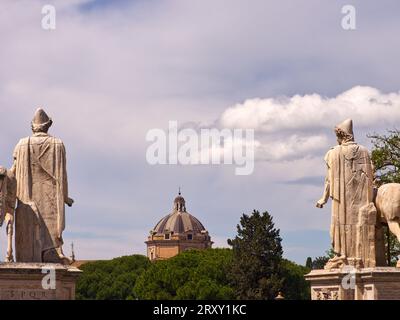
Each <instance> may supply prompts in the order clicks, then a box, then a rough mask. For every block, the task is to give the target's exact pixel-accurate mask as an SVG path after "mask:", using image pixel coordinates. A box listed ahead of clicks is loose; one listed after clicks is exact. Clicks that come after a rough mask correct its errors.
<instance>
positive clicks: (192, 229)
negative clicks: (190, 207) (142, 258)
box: [145, 190, 213, 261]
mask: <svg viewBox="0 0 400 320" xmlns="http://www.w3.org/2000/svg"><path fill="white" fill-rule="evenodd" d="M145 243H146V245H147V256H148V258H149V259H150V260H151V261H154V260H162V259H169V258H171V257H173V256H176V255H177V254H179V253H181V252H183V251H186V250H190V249H199V250H205V249H208V248H211V247H212V244H213V242H212V241H211V237H210V235H209V233H208V231H207V230H206V228H204V226H203V224H202V223H201V222H200V221H199V220H198V219H197V218H196V217H194V216H192V215H191V214H190V213H189V212H187V211H186V202H185V199H184V198H183V197H182V195H181V192H180V190H179V195H178V196H177V197H176V198H175V200H174V204H173V208H172V212H171V213H170V214H169V215H167V216H165V217H164V218H162V219H161V220H160V221H159V222H158V223H157V224H156V226H155V227H154V229H153V230H151V231H150V234H149V235H148V237H147V241H145Z"/></svg>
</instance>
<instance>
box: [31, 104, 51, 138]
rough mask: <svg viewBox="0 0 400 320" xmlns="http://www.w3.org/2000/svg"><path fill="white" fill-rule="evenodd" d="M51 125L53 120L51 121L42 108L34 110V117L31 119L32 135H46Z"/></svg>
mask: <svg viewBox="0 0 400 320" xmlns="http://www.w3.org/2000/svg"><path fill="white" fill-rule="evenodd" d="M52 124H53V120H51V118H50V117H49V116H48V115H47V113H46V112H45V111H44V110H43V109H42V108H39V109H37V110H36V112H35V116H34V117H33V120H32V123H31V126H32V131H33V133H39V132H44V133H47V131H49V128H50V127H51V125H52Z"/></svg>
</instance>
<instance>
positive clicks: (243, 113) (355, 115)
mask: <svg viewBox="0 0 400 320" xmlns="http://www.w3.org/2000/svg"><path fill="white" fill-rule="evenodd" d="M347 118H352V119H354V126H355V133H356V137H357V133H361V132H362V133H363V132H364V130H365V129H369V128H374V130H378V129H381V128H392V127H395V126H396V125H397V124H398V123H399V122H400V92H397V93H387V94H386V93H382V92H381V91H379V90H378V89H376V88H372V87H366V86H356V87H353V88H351V89H349V90H347V91H345V92H343V93H341V94H339V95H337V96H336V97H333V98H327V97H323V96H321V95H319V94H306V95H303V96H300V95H294V96H292V97H283V98H266V99H260V98H257V99H248V100H246V101H245V102H243V103H240V104H236V105H234V106H233V107H230V108H228V109H227V110H226V111H225V112H224V113H223V114H222V116H221V117H220V119H219V123H220V125H221V126H223V127H230V128H252V129H255V130H256V132H257V133H258V136H259V139H260V143H259V145H260V147H259V149H258V150H257V152H256V157H257V158H258V159H261V160H288V159H292V158H302V157H305V156H307V155H313V154H314V153H315V152H319V151H321V150H322V149H324V148H325V149H326V148H328V143H329V140H330V139H329V137H328V135H327V132H328V130H329V133H328V134H330V135H331V136H332V134H333V133H332V128H333V127H334V126H335V125H336V124H337V123H339V122H341V121H343V120H344V119H347ZM369 130H370V129H369Z"/></svg>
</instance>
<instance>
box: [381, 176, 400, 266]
mask: <svg viewBox="0 0 400 320" xmlns="http://www.w3.org/2000/svg"><path fill="white" fill-rule="evenodd" d="M375 205H376V208H377V210H378V214H379V216H380V218H381V221H382V222H384V223H387V225H388V227H389V230H390V231H391V232H392V233H393V234H394V235H395V236H396V237H397V239H398V240H399V241H400V226H399V222H400V184H399V183H388V184H384V185H382V186H381V187H379V188H378V191H377V195H376V200H375ZM397 267H400V260H399V261H397Z"/></svg>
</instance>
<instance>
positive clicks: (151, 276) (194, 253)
mask: <svg viewBox="0 0 400 320" xmlns="http://www.w3.org/2000/svg"><path fill="white" fill-rule="evenodd" d="M231 264H232V250H230V249H207V250H188V251H184V252H182V253H181V254H179V255H177V256H175V257H173V258H170V259H168V260H162V261H156V262H154V263H153V264H152V265H151V267H150V268H148V269H147V270H146V271H145V272H144V273H142V274H141V276H140V277H139V279H138V280H137V282H136V284H135V288H134V291H135V292H136V293H137V295H138V297H139V298H140V299H146V300H149V299H150V300H160V299H165V300H174V299H176V300H180V299H190V300H198V299H207V300H216V299H218V300H227V299H233V298H234V289H233V288H232V286H231V284H230V282H229V279H228V274H229V270H230V268H231Z"/></svg>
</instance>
